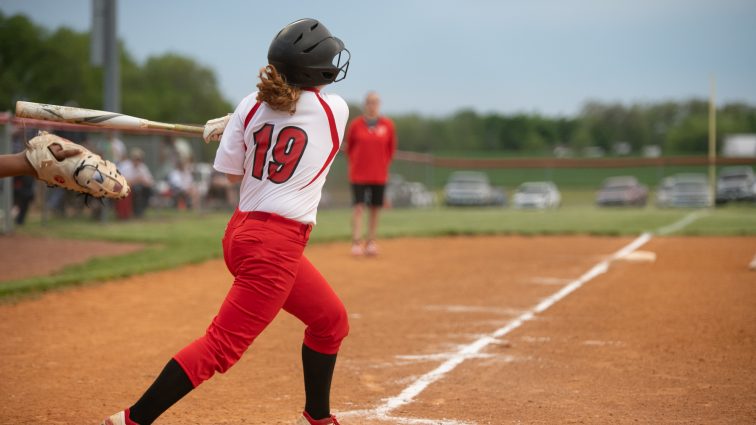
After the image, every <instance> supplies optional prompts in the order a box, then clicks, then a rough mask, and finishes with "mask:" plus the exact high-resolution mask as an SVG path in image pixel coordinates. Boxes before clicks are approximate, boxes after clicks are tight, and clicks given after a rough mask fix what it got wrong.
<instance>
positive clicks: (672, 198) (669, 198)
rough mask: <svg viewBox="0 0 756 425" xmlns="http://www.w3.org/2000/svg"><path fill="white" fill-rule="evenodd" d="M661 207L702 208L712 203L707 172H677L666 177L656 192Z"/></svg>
mask: <svg viewBox="0 0 756 425" xmlns="http://www.w3.org/2000/svg"><path fill="white" fill-rule="evenodd" d="M656 204H657V206H659V207H678V208H701V207H708V206H709V205H711V195H710V193H709V185H708V182H707V179H706V175H705V174H698V173H695V174H676V175H674V176H671V177H665V178H664V179H663V180H662V182H661V183H660V184H659V190H658V191H657V193H656Z"/></svg>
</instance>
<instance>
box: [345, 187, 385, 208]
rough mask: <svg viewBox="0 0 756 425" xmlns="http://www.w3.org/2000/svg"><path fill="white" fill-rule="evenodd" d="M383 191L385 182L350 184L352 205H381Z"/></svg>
mask: <svg viewBox="0 0 756 425" xmlns="http://www.w3.org/2000/svg"><path fill="white" fill-rule="evenodd" d="M385 191H386V185H385V184H352V205H357V204H367V205H369V206H371V207H382V206H383V193H384V192H385Z"/></svg>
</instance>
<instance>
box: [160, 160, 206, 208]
mask: <svg viewBox="0 0 756 425" xmlns="http://www.w3.org/2000/svg"><path fill="white" fill-rule="evenodd" d="M168 184H169V185H170V187H171V194H172V196H173V205H174V206H175V207H176V208H178V209H180V210H183V209H186V208H194V207H196V206H197V203H198V199H197V198H198V195H199V192H198V191H197V187H196V186H195V184H194V177H193V176H192V170H191V166H190V165H189V164H187V162H186V161H179V162H178V163H177V164H176V168H175V169H173V170H172V171H171V172H170V173H169V174H168Z"/></svg>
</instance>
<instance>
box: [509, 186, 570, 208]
mask: <svg viewBox="0 0 756 425" xmlns="http://www.w3.org/2000/svg"><path fill="white" fill-rule="evenodd" d="M512 203H513V204H514V207H515V208H537V209H545V208H557V207H558V206H559V204H561V203H562V195H561V193H559V189H557V187H556V185H555V184H554V183H552V182H526V183H523V184H521V185H520V186H519V187H518V188H517V190H516V191H515V194H514V196H513V197H512Z"/></svg>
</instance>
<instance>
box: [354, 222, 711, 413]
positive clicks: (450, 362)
mask: <svg viewBox="0 0 756 425" xmlns="http://www.w3.org/2000/svg"><path fill="white" fill-rule="evenodd" d="M702 215H703V214H702V212H701V211H696V212H693V213H690V214H688V215H686V216H685V217H683V218H682V219H680V220H678V221H677V222H675V223H672V224H671V225H668V226H664V227H662V228H660V229H658V230H657V231H656V232H655V233H656V234H660V235H661V234H667V233H662V232H674V231H678V230H680V229H682V228H683V227H685V226H687V225H689V224H690V223H692V222H694V221H695V220H697V219H698V218H699V217H701V216H702ZM670 229H671V230H670ZM651 238H652V233H651V232H644V233H643V234H641V235H640V236H638V237H637V238H636V239H635V240H633V241H632V242H630V243H629V244H628V245H626V246H624V247H623V248H622V249H620V250H619V251H617V252H615V253H614V254H613V255H611V256H610V257H609V258H607V259H605V260H603V261H601V262H599V263H598V264H596V265H595V266H593V267H592V268H591V269H590V270H588V271H587V272H586V273H584V274H583V275H582V276H580V277H579V278H577V279H575V280H573V281H571V282H570V283H568V284H567V285H565V286H564V287H563V288H561V289H560V290H559V291H557V292H555V293H554V294H552V295H550V296H549V297H547V298H546V299H544V300H543V301H541V302H539V303H538V304H537V305H535V306H534V307H533V308H531V309H529V310H527V311H525V312H524V313H522V314H520V315H519V316H518V317H516V318H515V319H514V320H512V321H510V322H509V323H507V324H506V325H505V326H503V327H501V328H499V329H497V330H495V331H494V332H493V333H491V334H488V335H484V336H482V337H481V338H479V339H477V340H476V341H474V342H472V343H471V344H468V345H464V346H462V347H461V348H460V349H459V350H458V351H457V352H456V353H453V354H451V357H450V358H449V359H447V360H446V361H445V362H444V363H442V364H441V365H440V366H438V367H437V368H435V369H433V370H431V371H430V372H428V373H426V374H424V375H422V376H420V377H419V378H417V379H416V380H415V381H414V382H413V383H412V384H411V385H409V386H408V387H407V388H405V389H404V390H403V391H402V392H401V393H399V395H397V396H394V397H390V398H388V399H385V401H384V403H383V404H382V405H380V406H378V407H376V408H374V409H366V410H353V411H348V412H343V413H341V416H345V417H348V416H360V417H370V418H371V419H375V420H379V421H391V422H393V423H398V424H409V425H415V424H417V425H474V424H475V422H462V421H456V420H447V419H415V418H405V417H396V416H392V415H390V413H391V411H393V410H396V409H397V408H399V407H402V406H404V405H407V404H409V403H411V402H412V401H414V399H415V397H417V396H418V395H419V394H420V393H422V392H423V391H424V390H425V389H426V388H427V387H428V386H429V385H431V384H432V383H434V382H436V381H438V380H440V379H441V378H443V377H444V376H445V375H446V374H447V373H449V372H451V371H452V370H454V369H455V368H456V367H457V366H459V365H460V364H461V363H463V362H464V361H465V360H467V359H470V358H476V357H477V356H478V353H479V352H480V351H481V350H483V349H484V348H485V347H487V346H488V345H490V344H492V343H495V342H498V341H499V339H498V338H501V337H502V336H504V335H506V334H508V333H510V332H512V331H513V330H515V329H517V328H519V327H520V326H522V325H523V324H524V323H525V322H527V321H529V320H532V319H533V318H534V317H535V315H536V314H538V313H542V312H544V311H546V310H547V309H549V308H550V307H551V306H553V305H554V304H556V303H557V302H559V301H560V300H562V299H564V298H565V297H566V296H567V295H569V294H571V293H572V292H575V291H576V290H577V289H578V288H580V287H581V286H583V285H585V284H586V283H587V282H589V281H590V280H592V279H594V278H595V277H596V276H599V275H601V274H604V273H606V272H607V271H608V270H609V264H610V263H611V262H612V261H614V260H617V259H619V258H622V257H624V256H626V255H628V254H630V253H632V252H633V251H635V250H636V249H638V248H640V247H641V246H643V245H644V244H646V243H647V242H648V241H650V240H651Z"/></svg>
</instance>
